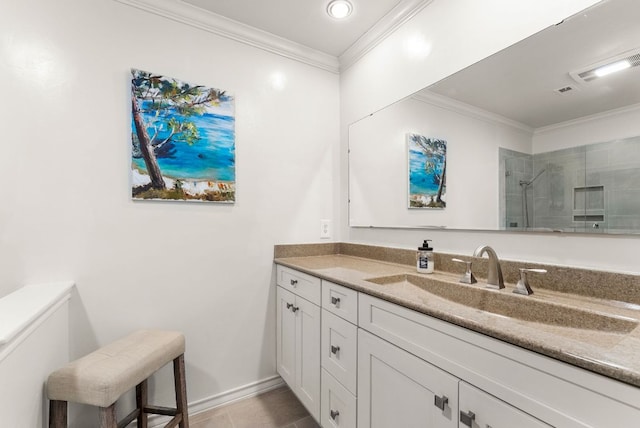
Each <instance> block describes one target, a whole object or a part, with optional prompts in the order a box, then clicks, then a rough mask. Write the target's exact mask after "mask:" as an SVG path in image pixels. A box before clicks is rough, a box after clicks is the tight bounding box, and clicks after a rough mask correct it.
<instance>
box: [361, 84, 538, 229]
mask: <svg viewBox="0 0 640 428" xmlns="http://www.w3.org/2000/svg"><path fill="white" fill-rule="evenodd" d="M492 116H495V115H488V114H486V113H484V112H483V111H482V110H480V109H475V108H471V107H470V106H466V105H465V106H464V107H463V106H461V105H460V103H456V104H454V103H452V102H451V101H450V100H443V99H442V98H441V97H437V98H436V97H426V96H424V94H421V96H419V97H411V98H407V99H405V100H402V101H400V102H398V103H395V104H393V105H391V106H389V107H387V108H385V109H383V110H380V111H378V112H376V113H375V114H374V115H372V116H368V117H366V118H364V119H361V120H359V121H358V122H356V123H354V124H352V125H351V126H350V127H349V167H350V169H349V178H350V181H349V187H350V193H349V200H350V205H349V210H350V211H349V222H350V224H351V225H357V226H370V225H373V226H405V227H406V226H417V225H422V226H425V225H430V226H445V227H447V228H458V229H498V228H499V224H498V220H499V215H498V205H499V186H498V181H499V170H500V168H499V162H498V149H499V148H500V147H504V148H507V149H511V150H516V151H519V152H527V153H529V152H531V131H526V130H523V129H522V128H516V127H514V126H511V125H507V124H506V121H499V120H496V119H493V118H491V117H492ZM407 133H417V134H420V135H424V136H427V137H434V138H442V139H444V140H446V141H447V195H446V200H447V207H446V208H445V209H407V204H408V196H407V195H408V189H407V187H408V185H407V181H408V180H407V176H408V170H407V147H406V146H407V143H406V134H407ZM470 209H472V210H473V215H469V210H470Z"/></svg>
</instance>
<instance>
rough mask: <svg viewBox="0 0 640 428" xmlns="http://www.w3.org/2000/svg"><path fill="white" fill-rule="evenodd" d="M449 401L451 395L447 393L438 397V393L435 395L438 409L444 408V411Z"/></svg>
mask: <svg viewBox="0 0 640 428" xmlns="http://www.w3.org/2000/svg"><path fill="white" fill-rule="evenodd" d="M448 403H449V397H447V396H446V395H443V396H442V397H438V396H437V395H436V396H434V397H433V405H434V406H436V407H437V408H438V409H440V410H442V411H443V412H444V408H445V407H446V406H447V404H448Z"/></svg>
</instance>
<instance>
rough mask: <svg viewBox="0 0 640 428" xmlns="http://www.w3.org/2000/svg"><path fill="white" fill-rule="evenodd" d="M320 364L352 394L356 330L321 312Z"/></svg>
mask: <svg viewBox="0 0 640 428" xmlns="http://www.w3.org/2000/svg"><path fill="white" fill-rule="evenodd" d="M320 349H321V352H320V353H321V355H322V357H321V363H322V367H324V368H325V369H326V370H327V372H329V373H331V374H332V375H333V377H335V378H336V379H337V380H338V381H339V382H340V383H341V384H342V385H344V387H345V388H347V389H348V390H349V391H351V392H352V393H353V394H355V392H356V383H357V376H356V374H357V358H358V328H357V327H356V326H355V325H353V324H351V323H349V322H347V321H345V320H343V319H342V318H340V317H337V316H335V315H334V314H332V313H331V312H328V311H327V310H324V309H323V310H322V342H321V346H320Z"/></svg>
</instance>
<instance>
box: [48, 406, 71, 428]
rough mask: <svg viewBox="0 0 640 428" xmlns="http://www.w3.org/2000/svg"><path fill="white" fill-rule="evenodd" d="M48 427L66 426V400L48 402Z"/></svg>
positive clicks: (62, 427)
mask: <svg viewBox="0 0 640 428" xmlns="http://www.w3.org/2000/svg"><path fill="white" fill-rule="evenodd" d="M49 428H67V402H66V401H59V400H51V401H50V402H49Z"/></svg>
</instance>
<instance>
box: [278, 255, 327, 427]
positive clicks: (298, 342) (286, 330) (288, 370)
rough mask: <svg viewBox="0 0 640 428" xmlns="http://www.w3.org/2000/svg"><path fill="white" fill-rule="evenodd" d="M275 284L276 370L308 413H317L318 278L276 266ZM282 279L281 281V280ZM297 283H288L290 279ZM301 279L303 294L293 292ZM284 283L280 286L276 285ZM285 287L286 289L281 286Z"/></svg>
mask: <svg viewBox="0 0 640 428" xmlns="http://www.w3.org/2000/svg"><path fill="white" fill-rule="evenodd" d="M277 274H278V281H277V282H278V286H277V287H276V289H277V292H276V299H277V308H276V328H277V331H276V365H277V371H278V373H279V374H280V376H281V377H282V378H283V379H284V381H285V382H286V383H287V384H288V385H289V387H290V388H291V390H292V391H293V392H294V394H296V396H297V397H298V399H299V400H300V401H301V402H302V404H304V406H305V407H306V408H307V410H308V411H309V413H310V414H311V415H312V416H313V417H314V418H315V419H316V420H319V416H320V306H319V303H320V280H319V279H317V278H314V277H310V276H308V275H304V274H300V273H299V272H296V271H294V270H291V269H288V268H284V267H281V266H278V268H277ZM283 278H284V279H285V280H286V282H283V281H282V279H283ZM296 280H298V281H299V282H298V283H294V284H292V281H296ZM301 280H304V281H311V282H312V283H313V282H315V287H316V289H317V292H314V291H312V284H309V283H307V282H304V283H302V284H303V287H304V288H303V294H304V295H305V296H307V297H311V298H312V299H313V298H314V296H315V301H309V300H307V299H305V298H303V297H301V296H300V295H298V294H295V291H297V287H295V286H294V285H299V284H301V282H302V281H301ZM281 283H282V284H283V285H284V286H281V285H280V284H281ZM285 287H286V288H285Z"/></svg>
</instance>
